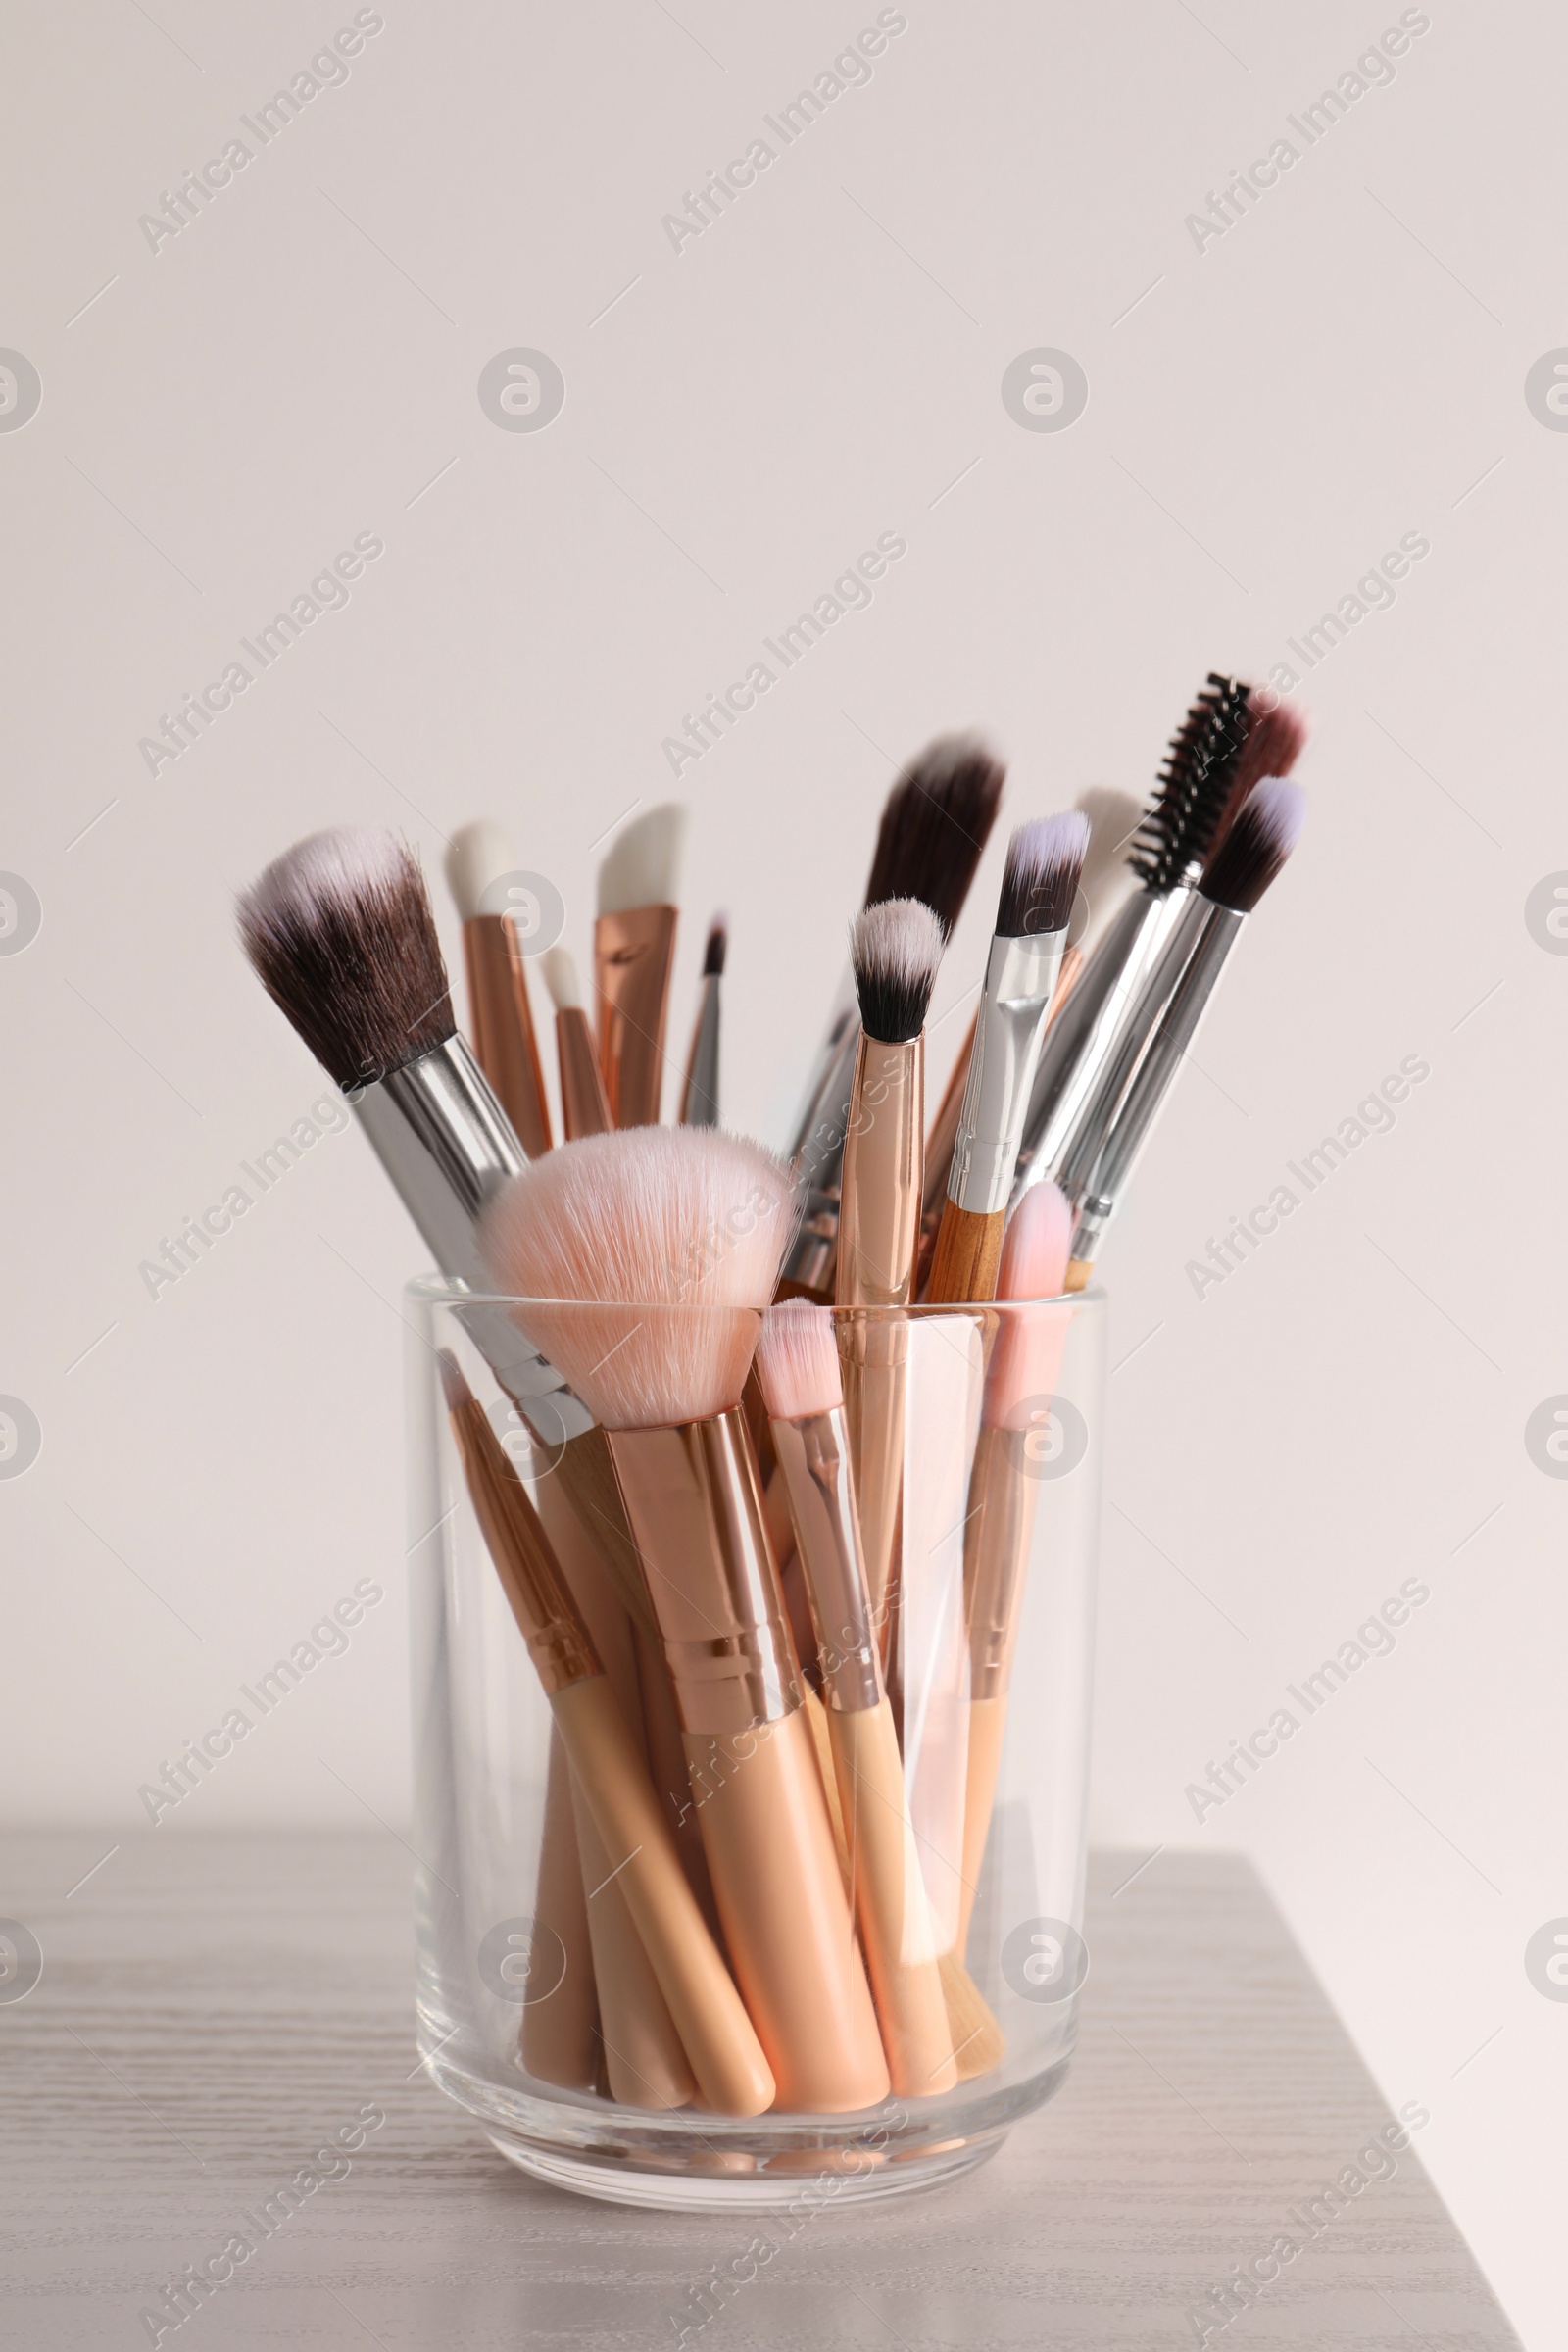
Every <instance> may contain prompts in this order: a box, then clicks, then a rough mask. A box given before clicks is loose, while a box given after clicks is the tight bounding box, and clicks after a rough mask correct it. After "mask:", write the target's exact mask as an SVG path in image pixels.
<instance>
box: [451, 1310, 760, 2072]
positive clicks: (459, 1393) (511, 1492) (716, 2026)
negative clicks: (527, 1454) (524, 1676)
mask: <svg viewBox="0 0 1568 2352" xmlns="http://www.w3.org/2000/svg"><path fill="white" fill-rule="evenodd" d="M440 1368H441V1381H442V1387H443V1390H444V1392H445V1396H446V1400H447V1410H448V1415H449V1418H450V1421H451V1426H452V1434H453V1438H454V1440H455V1441H456V1444H457V1447H458V1451H459V1453H460V1455H461V1457H462V1460H463V1465H464V1470H465V1473H466V1478H467V1482H468V1492H469V1495H470V1497H471V1499H472V1502H473V1507H474V1515H475V1517H476V1518H477V1519H478V1521H479V1525H480V1528H481V1530H482V1532H483V1535H484V1539H485V1542H486V1544H487V1545H488V1547H489V1551H490V1556H491V1558H492V1560H493V1561H494V1562H495V1566H496V1571H497V1574H498V1575H499V1576H500V1578H501V1581H502V1584H503V1586H504V1587H505V1589H506V1593H507V1598H508V1600H509V1601H510V1602H511V1604H512V1609H513V1614H514V1615H515V1618H516V1620H517V1625H518V1628H519V1630H520V1631H521V1633H522V1636H523V1639H524V1641H525V1642H527V1644H528V1653H529V1655H530V1657H531V1658H532V1660H533V1663H534V1666H535V1669H536V1671H537V1672H538V1675H539V1679H540V1682H541V1683H542V1684H543V1686H544V1690H545V1693H546V1696H547V1697H548V1698H549V1700H550V1708H551V1713H552V1715H553V1717H554V1719H555V1722H556V1724H557V1726H558V1728H559V1729H560V1732H561V1736H562V1739H563V1740H564V1743H565V1748H566V1753H567V1756H568V1758H569V1760H570V1764H571V1772H572V1781H573V1788H574V1790H575V1791H580V1792H581V1794H582V1797H583V1799H584V1801H585V1803H586V1806H587V1808H588V1812H589V1814H590V1816H591V1818H592V1822H593V1827H594V1830H595V1833H596V1834H597V1838H598V1839H599V1841H600V1842H601V1844H602V1845H603V1847H604V1850H605V1856H606V1859H607V1861H608V1864H609V1868H610V1870H611V1872H612V1873H613V1874H614V1878H615V1884H616V1885H617V1887H619V1888H620V1890H621V1898H622V1899H623V1901H624V1903H625V1906H626V1909H627V1911H628V1912H629V1913H630V1915H631V1918H632V1921H633V1923H634V1925H635V1927H636V1929H637V1933H638V1936H640V1938H641V1941H642V1946H643V1949H644V1951H645V1952H646V1954H647V1957H648V1960H649V1962H650V1964H651V1966H652V1969H653V1972H654V1975H655V1977H656V1978H657V1980H658V1985H659V1989H660V1991H661V1992H662V1995H663V1998H664V2001H665V2003H666V2004H667V2007H668V2014H669V2018H670V2019H671V2020H673V2023H674V2028H675V2031H676V2032H677V2033H678V2035H679V2044H677V2046H676V2049H675V2051H674V2053H673V2059H674V2060H678V2059H679V2056H680V2045H684V2050H685V2055H686V2056H687V2057H689V2059H690V2060H691V2067H692V2073H693V2074H695V2076H696V2079H697V2082H698V2083H699V2084H700V2085H701V2088H702V2092H703V2097H704V2099H705V2101H706V2102H707V2104H708V2105H709V2106H710V2107H711V2108H712V2109H713V2110H714V2111H715V2112H716V2113H720V2114H725V2115H760V2114H761V2113H762V2111H763V2109H764V2108H766V2107H768V2106H770V2105H771V2103H772V2100H773V2094H774V2087H775V2086H774V2082H773V2078H772V2075H771V2074H770V2072H769V2070H768V2067H767V2063H766V2060H765V2059H764V2057H763V2055H762V2050H761V2045H760V2042H759V2041H758V2038H757V2035H756V2034H755V2033H754V2032H753V2030H752V2025H751V2021H750V2019H749V2018H748V2016H747V2014H746V2011H745V2008H744V2007H743V2005H742V2002H741V1999H740V1995H739V1994H738V1993H737V1992H736V1989H735V1986H734V1985H733V1983H732V1982H731V1980H730V1976H729V1972H728V1970H727V1969H726V1968H725V1966H724V1963H723V1961H722V1959H721V1958H720V1957H719V1953H718V1950H717V1947H716V1945H715V1944H714V1942H713V1939H712V1937H711V1936H710V1934H709V1932H708V1928H707V1926H706V1924H705V1922H704V1920H703V1917H702V1914H701V1912H700V1911H699V1910H698V1908H697V1904H696V1902H695V1900H694V1899H693V1896H692V1892H691V1889H690V1887H688V1886H687V1884H686V1880H685V1877H684V1875H683V1874H682V1871H681V1867H680V1862H679V1859H678V1857H677V1855H676V1852H675V1843H674V1839H673V1838H671V1837H670V1834H669V1831H668V1828H667V1827H666V1825H665V1822H664V1818H663V1815H662V1813H661V1811H660V1809H659V1804H658V1800H657V1799H656V1797H655V1795H654V1792H653V1789H651V1788H650V1786H649V1782H648V1771H647V1766H646V1765H645V1763H644V1761H643V1758H642V1756H641V1755H640V1753H639V1752H638V1750H637V1748H636V1745H635V1743H634V1741H633V1740H632V1738H631V1735H630V1733H629V1732H628V1730H627V1728H626V1723H625V1718H624V1717H623V1715H622V1714H621V1711H620V1709H619V1708H618V1707H617V1706H616V1704H615V1701H614V1698H613V1695H612V1692H611V1689H610V1685H609V1682H608V1681H607V1679H606V1676H605V1670H604V1667H603V1665H602V1663H601V1662H600V1659H599V1656H598V1654H597V1652H596V1651H595V1649H594V1645H593V1643H592V1642H591V1641H590V1639H589V1636H588V1629H587V1627H586V1625H585V1624H584V1623H583V1620H582V1616H581V1613H580V1612H579V1610H578V1609H577V1606H576V1604H575V1602H574V1601H573V1599H572V1597H571V1594H570V1592H569V1590H568V1588H567V1585H566V1580H565V1578H564V1575H563V1574H562V1571H561V1566H560V1563H559V1561H558V1560H557V1558H556V1555H555V1552H554V1551H553V1549H552V1548H551V1544H550V1539H549V1537H548V1536H547V1535H546V1533H545V1529H544V1523H543V1521H542V1520H541V1519H540V1518H539V1515H538V1513H537V1512H536V1511H535V1509H534V1507H533V1505H532V1503H531V1502H530V1501H529V1499H528V1495H527V1492H526V1490H525V1488H524V1487H523V1485H522V1482H521V1481H520V1479H518V1477H517V1475H516V1473H515V1470H514V1469H513V1467H512V1464H511V1462H510V1461H509V1459H508V1457H507V1455H506V1452H505V1450H504V1449H503V1447H502V1446H501V1445H500V1442H499V1441H498V1440H497V1438H496V1437H495V1434H494V1432H493V1431H492V1429H491V1427H490V1424H489V1422H488V1420H487V1419H486V1417H485V1413H484V1408H483V1406H482V1405H480V1404H479V1403H478V1401H477V1399H476V1398H475V1397H474V1396H473V1393H472V1391H471V1390H470V1389H469V1387H468V1384H467V1382H466V1380H465V1379H464V1377H463V1374H462V1372H461V1371H460V1370H459V1368H458V1365H457V1363H456V1361H455V1359H454V1358H453V1357H452V1356H451V1355H450V1354H448V1353H447V1352H446V1350H444V1349H443V1350H442V1351H441V1358H440ZM596 1892H597V1890H596ZM593 1899H594V1896H593V1895H591V1896H590V1921H591V1919H592V1910H591V1905H592V1902H593ZM598 1962H599V1947H598V1945H597V1944H596V1946H595V1964H596V1969H597V1967H598ZM603 1989H604V1987H603V1981H602V1980H601V1997H602V1996H603ZM645 2063H647V2064H650V2065H655V2066H657V2068H658V2071H659V2075H660V2081H659V2082H657V2084H656V2085H654V2086H653V2087H654V2091H655V2095H654V2096H653V2098H652V2099H651V2100H650V2099H648V2098H646V2097H645V2098H643V2099H641V2100H636V2099H634V2101H633V2103H635V2104H643V2105H647V2104H654V2105H659V2106H669V2105H675V2104H679V2103H683V2102H681V2101H680V2100H678V2099H677V2098H676V2097H675V2096H673V2095H671V2090H672V2089H678V2088H679V2087H681V2085H680V2083H679V2073H683V2072H684V2069H683V2068H681V2069H679V2071H678V2072H677V2069H676V2067H675V2065H674V2064H673V2062H672V2060H671V2058H670V2057H669V2056H668V2055H667V2054H666V2053H665V2052H663V2051H661V2052H659V2053H658V2055H657V2057H645ZM671 2075H674V2076H675V2077H676V2080H675V2082H674V2084H673V2085H671V2086H668V2087H666V2085H667V2082H668V2078H669V2077H670V2076H671ZM689 2083H690V2077H687V2079H686V2084H687V2087H689ZM612 2085H613V2086H614V2077H613V2075H612ZM621 2095H624V2093H622V2094H621Z"/></svg>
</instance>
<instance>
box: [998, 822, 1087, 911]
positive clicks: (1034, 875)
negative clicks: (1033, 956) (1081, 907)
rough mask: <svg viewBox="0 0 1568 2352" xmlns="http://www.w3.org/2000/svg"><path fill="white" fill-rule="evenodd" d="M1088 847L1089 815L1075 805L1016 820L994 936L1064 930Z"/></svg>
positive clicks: (1008, 849) (1008, 852)
mask: <svg viewBox="0 0 1568 2352" xmlns="http://www.w3.org/2000/svg"><path fill="white" fill-rule="evenodd" d="M1088 848H1089V819H1088V817H1087V816H1085V815H1083V814H1082V812H1081V811H1080V810H1079V809H1068V810H1067V812H1066V814H1065V815H1063V816H1037V817H1036V818H1035V819H1034V822H1033V823H1032V824H1027V825H1020V826H1019V827H1018V829H1017V831H1016V832H1015V833H1014V834H1013V837H1012V839H1011V840H1010V841H1009V842H1008V844H1007V862H1006V865H1005V868H1004V870H1003V876H1002V899H1001V902H1000V904H999V906H998V907H997V937H998V938H999V939H1033V938H1035V937H1036V936H1038V934H1039V933H1040V932H1042V931H1065V930H1066V928H1067V918H1068V916H1069V915H1070V914H1071V912H1072V907H1073V901H1074V900H1075V899H1076V898H1077V896H1078V883H1079V879H1080V877H1081V875H1082V873H1083V870H1084V858H1085V855H1086V854H1087V852H1088Z"/></svg>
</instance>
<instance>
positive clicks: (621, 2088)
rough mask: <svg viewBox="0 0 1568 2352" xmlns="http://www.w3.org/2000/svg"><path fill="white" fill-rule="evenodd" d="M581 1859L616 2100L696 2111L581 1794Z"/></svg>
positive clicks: (671, 2029) (677, 2043)
mask: <svg viewBox="0 0 1568 2352" xmlns="http://www.w3.org/2000/svg"><path fill="white" fill-rule="evenodd" d="M575 1794H576V1805H577V1852H578V1856H579V1858H580V1861H581V1867H582V1881H583V1887H584V1888H585V1890H586V1893H587V1899H588V1934H589V1936H590V1937H591V1939H592V1942H593V1947H594V1978H595V1981H596V1983H597V1985H598V1986H599V2031H600V2034H601V2036H602V2038H603V2040H604V2045H605V2071H606V2074H607V2076H608V2078H609V2082H610V2095H611V2097H612V2098H613V2099H616V2100H618V2101H619V2103H620V2104H621V2106H623V2107H654V2108H669V2107H689V2106H690V2105H691V2102H692V2099H693V2097H694V2096H695V2095H696V2090H697V2084H696V2082H695V2080H694V2078H693V2075H692V2070H691V2068H690V2067H689V2066H688V2065H687V2063H686V2052H685V2051H684V2049H683V2048H682V2047H681V2039H680V2035H679V2034H678V2033H677V2032H676V2030H675V2024H674V2020H673V2019H672V2018H671V2016H670V2014H669V2007H668V2004H667V2002H666V2001H665V1999H664V1996H663V1994H662V1991H661V1990H660V1986H659V1979H658V1978H657V1977H656V1975H655V1974H654V1968H653V1963H652V1962H651V1961H650V1959H649V1957H648V1954H647V1951H646V1950H645V1949H644V1946H643V1940H642V1937H641V1936H639V1935H638V1933H637V1929H636V1927H635V1925H634V1924H633V1921H632V1916H631V1912H630V1910H629V1909H628V1908H627V1904H626V1897H625V1894H624V1892H623V1891H622V1881H623V1879H624V1877H625V1873H624V1872H622V1873H621V1875H620V1877H619V1878H617V1877H616V1876H615V1865H614V1861H613V1859H612V1857H611V1855H610V1853H609V1852H608V1850H607V1848H606V1846H605V1841H604V1839H603V1838H601V1836H600V1834H599V1830H598V1826H597V1824H596V1823H595V1820H594V1815H593V1809H592V1807H591V1806H590V1805H589V1804H588V1803H587V1801H586V1799H585V1798H584V1796H583V1792H582V1789H581V1788H580V1787H579V1788H578V1789H577V1790H576V1792H575Z"/></svg>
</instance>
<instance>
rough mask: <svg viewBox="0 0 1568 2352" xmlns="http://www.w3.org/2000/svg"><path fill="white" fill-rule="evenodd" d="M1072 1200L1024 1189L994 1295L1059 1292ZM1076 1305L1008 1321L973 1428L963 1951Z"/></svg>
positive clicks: (1029, 1311)
mask: <svg viewBox="0 0 1568 2352" xmlns="http://www.w3.org/2000/svg"><path fill="white" fill-rule="evenodd" d="M1072 1221H1073V1220H1072V1208H1071V1205H1070V1203H1069V1202H1068V1201H1067V1199H1066V1197H1065V1195H1064V1194H1063V1193H1061V1192H1060V1191H1059V1190H1058V1189H1057V1187H1056V1186H1055V1185H1054V1184H1051V1183H1049V1182H1047V1183H1042V1184H1036V1185H1031V1187H1030V1189H1029V1191H1028V1192H1027V1193H1025V1195H1024V1197H1023V1199H1022V1200H1021V1201H1019V1203H1018V1206H1017V1208H1016V1209H1015V1210H1014V1212H1013V1215H1012V1218H1011V1221H1010V1222H1009V1224H1008V1226H1007V1232H1006V1239H1005V1242H1004V1243H1003V1248H1002V1263H1001V1268H1000V1271H999V1275H998V1281H997V1297H998V1299H1009V1300H1020V1299H1022V1300H1027V1299H1055V1298H1056V1297H1057V1296H1058V1295H1059V1293H1060V1292H1061V1290H1062V1288H1063V1286H1064V1282H1065V1278H1066V1272H1067V1252H1068V1249H1069V1247H1070V1244H1071V1241H1072ZM1073 1312H1074V1310H1073V1309H1072V1308H1071V1307H1064V1306H1060V1305H1050V1306H1036V1307H1027V1308H1024V1309H1022V1310H1021V1311H1020V1312H1019V1313H1017V1314H1014V1315H1008V1316H1005V1317H1004V1318H1003V1320H1002V1325H1001V1328H1000V1330H999V1331H998V1333H997V1337H996V1340H995V1342H994V1344H993V1346H992V1350H991V1361H990V1364H989V1365H988V1366H987V1371H986V1388H985V1401H984V1404H983V1406H982V1408H981V1416H980V1435H979V1437H978V1438H977V1439H976V1441H975V1451H974V1466H973V1469H972V1470H971V1472H970V1475H969V1507H968V1515H967V1518H966V1520H965V1523H964V1560H963V1582H964V1602H965V1613H966V1615H967V1619H968V1627H969V1661H970V1681H969V1754H968V1770H967V1775H966V1778H965V1784H964V1813H963V1896H962V1909H961V1913H960V1919H959V1938H958V1941H959V1949H960V1950H961V1949H962V1948H963V1944H964V1942H965V1941H966V1939H967V1937H968V1934H969V1918H970V1914H971V1912H972V1911H973V1909H974V1898H975V1891H976V1889H977V1887H978V1886H979V1882H980V1868H981V1864H982V1862H983V1861H984V1859H985V1850H986V1834H987V1831H988V1830H989V1828H990V1826H991V1814H992V1809H993V1807H994V1805H995V1802H996V1793H997V1774H998V1770H999V1768H1000V1766H1001V1762H1002V1735H1003V1731H1004V1728H1005V1723H1006V1713H1007V1684H1008V1681H1009V1679H1010V1677H1011V1673H1012V1653H1013V1646H1014V1643H1015V1642H1016V1641H1017V1635H1018V1619H1019V1615H1020V1613H1021V1610H1022V1606H1023V1593H1024V1572H1025V1570H1026V1569H1027V1567H1028V1564H1029V1544H1030V1539H1031V1537H1032V1535H1033V1532H1034V1523H1035V1505H1036V1503H1037V1502H1038V1500H1039V1497H1040V1475H1039V1452H1040V1447H1041V1446H1042V1444H1043V1443H1044V1442H1045V1441H1046V1437H1047V1435H1048V1432H1049V1423H1050V1414H1051V1403H1052V1399H1053V1397H1054V1393H1055V1388H1056V1381H1057V1377H1058V1375H1059V1372H1060V1368H1061V1351H1062V1348H1063V1347H1064V1345H1065V1343H1066V1337H1067V1329H1068V1326H1069V1324H1070V1323H1071V1321H1072V1316H1073Z"/></svg>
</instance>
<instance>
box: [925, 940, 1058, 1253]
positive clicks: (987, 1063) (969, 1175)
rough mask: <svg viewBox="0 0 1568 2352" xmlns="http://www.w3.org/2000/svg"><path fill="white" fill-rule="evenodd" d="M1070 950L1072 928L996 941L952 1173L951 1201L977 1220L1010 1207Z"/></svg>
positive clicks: (989, 961) (989, 967) (976, 1032)
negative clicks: (1040, 1064)
mask: <svg viewBox="0 0 1568 2352" xmlns="http://www.w3.org/2000/svg"><path fill="white" fill-rule="evenodd" d="M1066 945H1067V934H1066V932H1065V930H1061V931H1041V932H1037V933H1036V934H1034V935H1033V936H1032V937H1030V938H1027V939H1003V938H1000V937H999V938H996V939H993V941H992V942H991V955H990V958H989V960H988V961H987V964H986V981H985V989H984V991H983V993H982V995H981V999H980V1018H979V1020H978V1022H977V1023H976V1025H975V1033H974V1051H973V1052H972V1054H970V1056H969V1075H968V1078H967V1080H966V1081H965V1084H964V1089H963V1107H962V1109H961V1110H960V1111H959V1113H958V1133H957V1137H956V1141H955V1143H954V1147H953V1165H952V1167H951V1168H950V1170H949V1172H948V1198H949V1200H950V1201H952V1202H953V1203H954V1206H955V1207H956V1208H963V1209H967V1210H968V1211H969V1213H970V1214H971V1215H972V1216H981V1217H989V1216H992V1215H994V1214H995V1212H996V1211H997V1210H998V1209H999V1208H1005V1207H1006V1205H1007V1195H1008V1194H1009V1193H1010V1192H1011V1190H1012V1174H1013V1169H1014V1167H1015V1166H1016V1164H1017V1159H1018V1144H1019V1140H1020V1138H1021V1136H1022V1134H1023V1121H1024V1113H1025V1111H1026V1110H1027V1109H1028V1107H1029V1096H1030V1091H1031V1089H1032V1087H1033V1084H1034V1075H1035V1065H1036V1063H1037V1062H1038V1061H1039V1058H1040V1041H1041V1039H1042V1038H1043V1037H1044V1035H1045V1029H1046V1021H1047V1018H1048V1016H1049V1014H1050V1011H1051V1000H1052V998H1053V996H1054V994H1055V988H1056V975H1057V973H1058V972H1059V971H1060V969H1061V958H1062V955H1063V953H1064V951H1065V949H1066Z"/></svg>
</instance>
